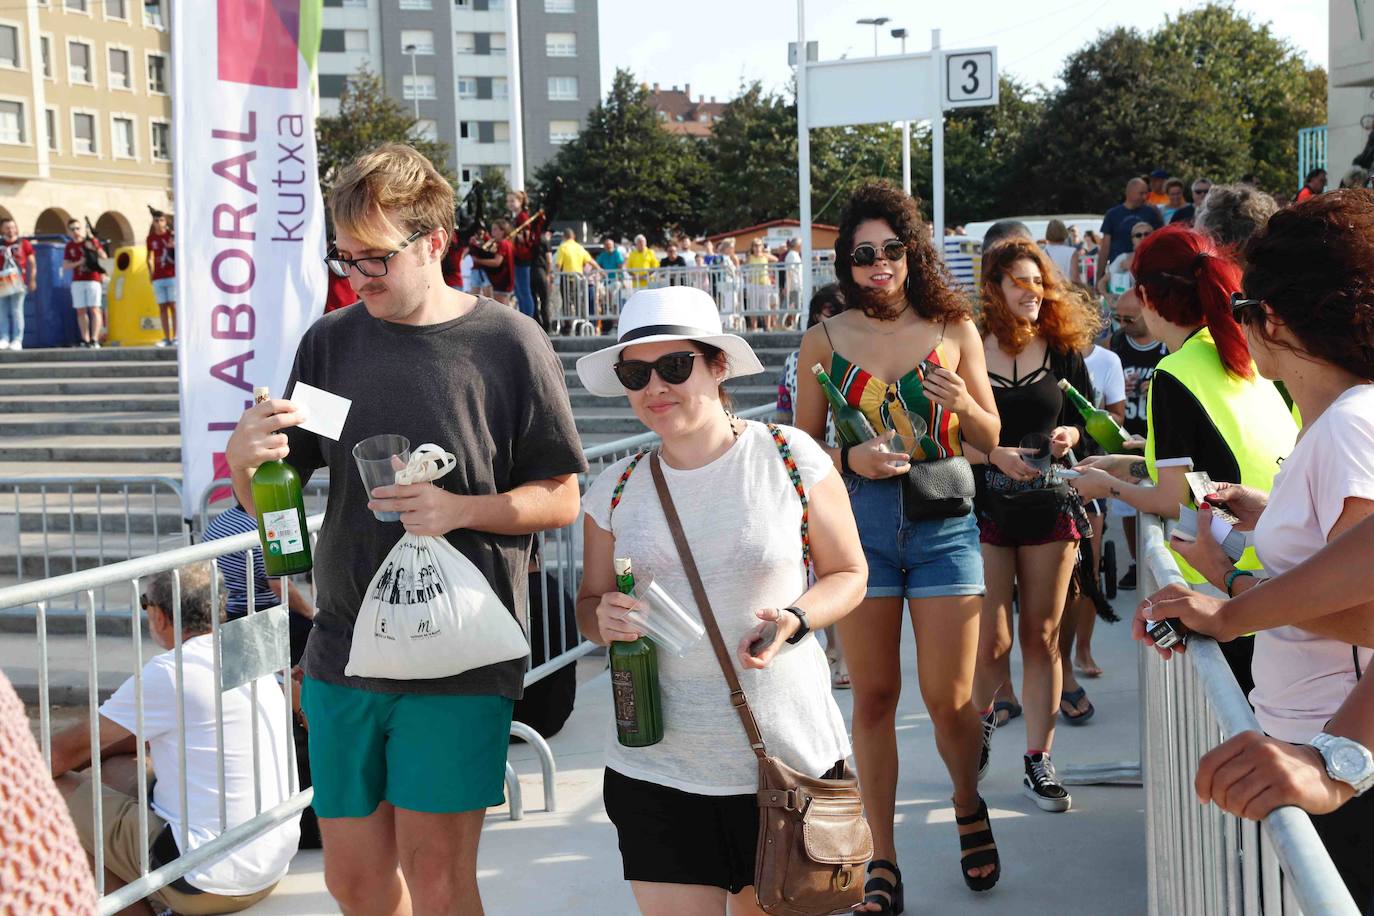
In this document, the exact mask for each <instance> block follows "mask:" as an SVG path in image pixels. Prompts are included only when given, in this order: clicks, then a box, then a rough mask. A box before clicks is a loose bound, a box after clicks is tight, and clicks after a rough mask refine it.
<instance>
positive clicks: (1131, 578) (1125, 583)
mask: <svg viewBox="0 0 1374 916" xmlns="http://www.w3.org/2000/svg"><path fill="white" fill-rule="evenodd" d="M1116 587H1117V588H1119V589H1121V590H1122V591H1123V592H1133V591H1135V564H1134V563H1132V564H1131V568H1130V569H1128V570H1126V575H1124V576H1122V577H1121V581H1120V582H1118V583H1116Z"/></svg>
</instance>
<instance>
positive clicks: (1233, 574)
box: [1226, 569, 1255, 598]
mask: <svg viewBox="0 0 1374 916" xmlns="http://www.w3.org/2000/svg"><path fill="white" fill-rule="evenodd" d="M1241 576H1249V577H1250V578H1251V579H1253V578H1255V574H1254V573H1252V572H1251V571H1250V570H1248V569H1232V570H1231V571H1230V572H1228V573H1227V574H1226V597H1228V598H1234V597H1236V593H1235V592H1234V591H1233V589H1234V588H1235V586H1236V580H1237V579H1239V578H1240V577H1241Z"/></svg>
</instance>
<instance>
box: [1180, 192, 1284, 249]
mask: <svg viewBox="0 0 1374 916" xmlns="http://www.w3.org/2000/svg"><path fill="white" fill-rule="evenodd" d="M1278 210H1279V206H1278V204H1277V203H1276V202H1275V201H1274V198H1272V197H1270V196H1269V195H1268V194H1266V193H1264V192H1263V191H1261V190H1259V189H1258V188H1256V187H1254V186H1253V185H1251V184H1245V183H1241V184H1219V185H1215V186H1213V187H1212V188H1211V189H1210V190H1209V191H1208V192H1207V195H1206V198H1205V199H1204V201H1203V203H1202V204H1200V205H1199V206H1198V211H1197V217H1196V219H1194V221H1193V225H1194V227H1195V228H1197V229H1198V230H1200V231H1202V232H1205V233H1207V234H1208V235H1210V236H1211V237H1212V238H1214V239H1216V241H1217V244H1218V245H1220V246H1221V247H1222V248H1225V249H1227V250H1229V251H1230V252H1231V253H1232V254H1233V255H1234V256H1236V257H1238V258H1239V257H1240V256H1241V254H1242V251H1243V249H1244V247H1245V243H1246V242H1247V241H1249V240H1250V236H1252V235H1254V234H1255V232H1256V231H1257V230H1258V229H1259V228H1260V227H1261V226H1263V225H1264V224H1265V223H1267V222H1269V217H1271V216H1273V215H1274V214H1275V213H1277V212H1278Z"/></svg>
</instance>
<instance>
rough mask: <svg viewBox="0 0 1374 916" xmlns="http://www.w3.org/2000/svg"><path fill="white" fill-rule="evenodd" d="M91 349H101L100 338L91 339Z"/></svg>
mask: <svg viewBox="0 0 1374 916" xmlns="http://www.w3.org/2000/svg"><path fill="white" fill-rule="evenodd" d="M91 349H92V350H99V349H100V341H98V340H93V341H91Z"/></svg>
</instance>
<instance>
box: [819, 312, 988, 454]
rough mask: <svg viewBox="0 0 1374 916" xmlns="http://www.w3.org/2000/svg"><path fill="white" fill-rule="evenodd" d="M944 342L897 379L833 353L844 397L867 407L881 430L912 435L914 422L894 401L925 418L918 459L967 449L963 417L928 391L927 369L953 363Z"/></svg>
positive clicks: (832, 368) (835, 374)
mask: <svg viewBox="0 0 1374 916" xmlns="http://www.w3.org/2000/svg"><path fill="white" fill-rule="evenodd" d="M828 333H829V332H827V334H828ZM944 346H945V345H944V341H943V339H942V340H941V341H940V342H939V343H937V344H936V345H935V349H933V350H931V351H930V355H929V356H927V357H926V358H925V359H923V360H921V362H920V363H919V364H918V365H917V366H916V367H915V368H914V369H912V370H911V371H910V372H908V373H907V374H906V375H903V376H902V377H901V378H899V379H898V380H897V381H895V382H885V381H883V380H882V379H880V378H877V377H876V376H874V375H872V374H871V373H869V372H867V371H866V370H865V369H863V368H862V367H860V366H858V365H856V364H854V363H851V362H850V361H849V360H847V359H845V358H844V357H843V356H841V355H840V354H839V353H838V352H834V351H832V354H831V358H830V377H831V379H833V380H834V382H835V385H836V387H838V388H839V389H840V393H841V394H842V395H844V399H845V400H846V401H847V402H849V404H851V405H852V406H854V407H857V408H859V410H861V411H863V415H864V416H866V417H868V422H870V423H872V424H873V428H874V429H875V430H877V431H878V432H879V433H880V434H881V433H882V432H883V431H884V430H888V429H893V430H896V431H897V435H899V436H904V437H909V436H910V435H911V432H912V430H911V423H910V422H909V421H908V420H907V417H906V416H905V415H904V414H903V413H902V411H900V410H897V411H894V410H892V405H893V404H900V405H901V406H902V407H904V408H906V411H907V413H909V414H911V415H913V416H917V417H922V418H924V419H925V421H926V434H925V435H924V436H923V437H921V447H920V452H921V454H919V455H915V456H913V460H915V461H934V460H936V459H939V458H951V457H953V456H955V455H962V454H963V453H964V450H963V446H962V445H961V443H960V440H959V417H958V416H957V415H955V414H953V413H951V412H950V411H948V410H945V409H944V408H943V407H941V406H940V405H939V404H936V403H934V402H932V401H931V400H929V399H928V398H927V397H926V395H925V385H924V379H925V375H926V372H927V371H928V370H929V369H930V368H931V367H934V366H943V367H946V368H948V367H949V365H950V361H949V358H948V357H947V355H946V354H945V349H944Z"/></svg>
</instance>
